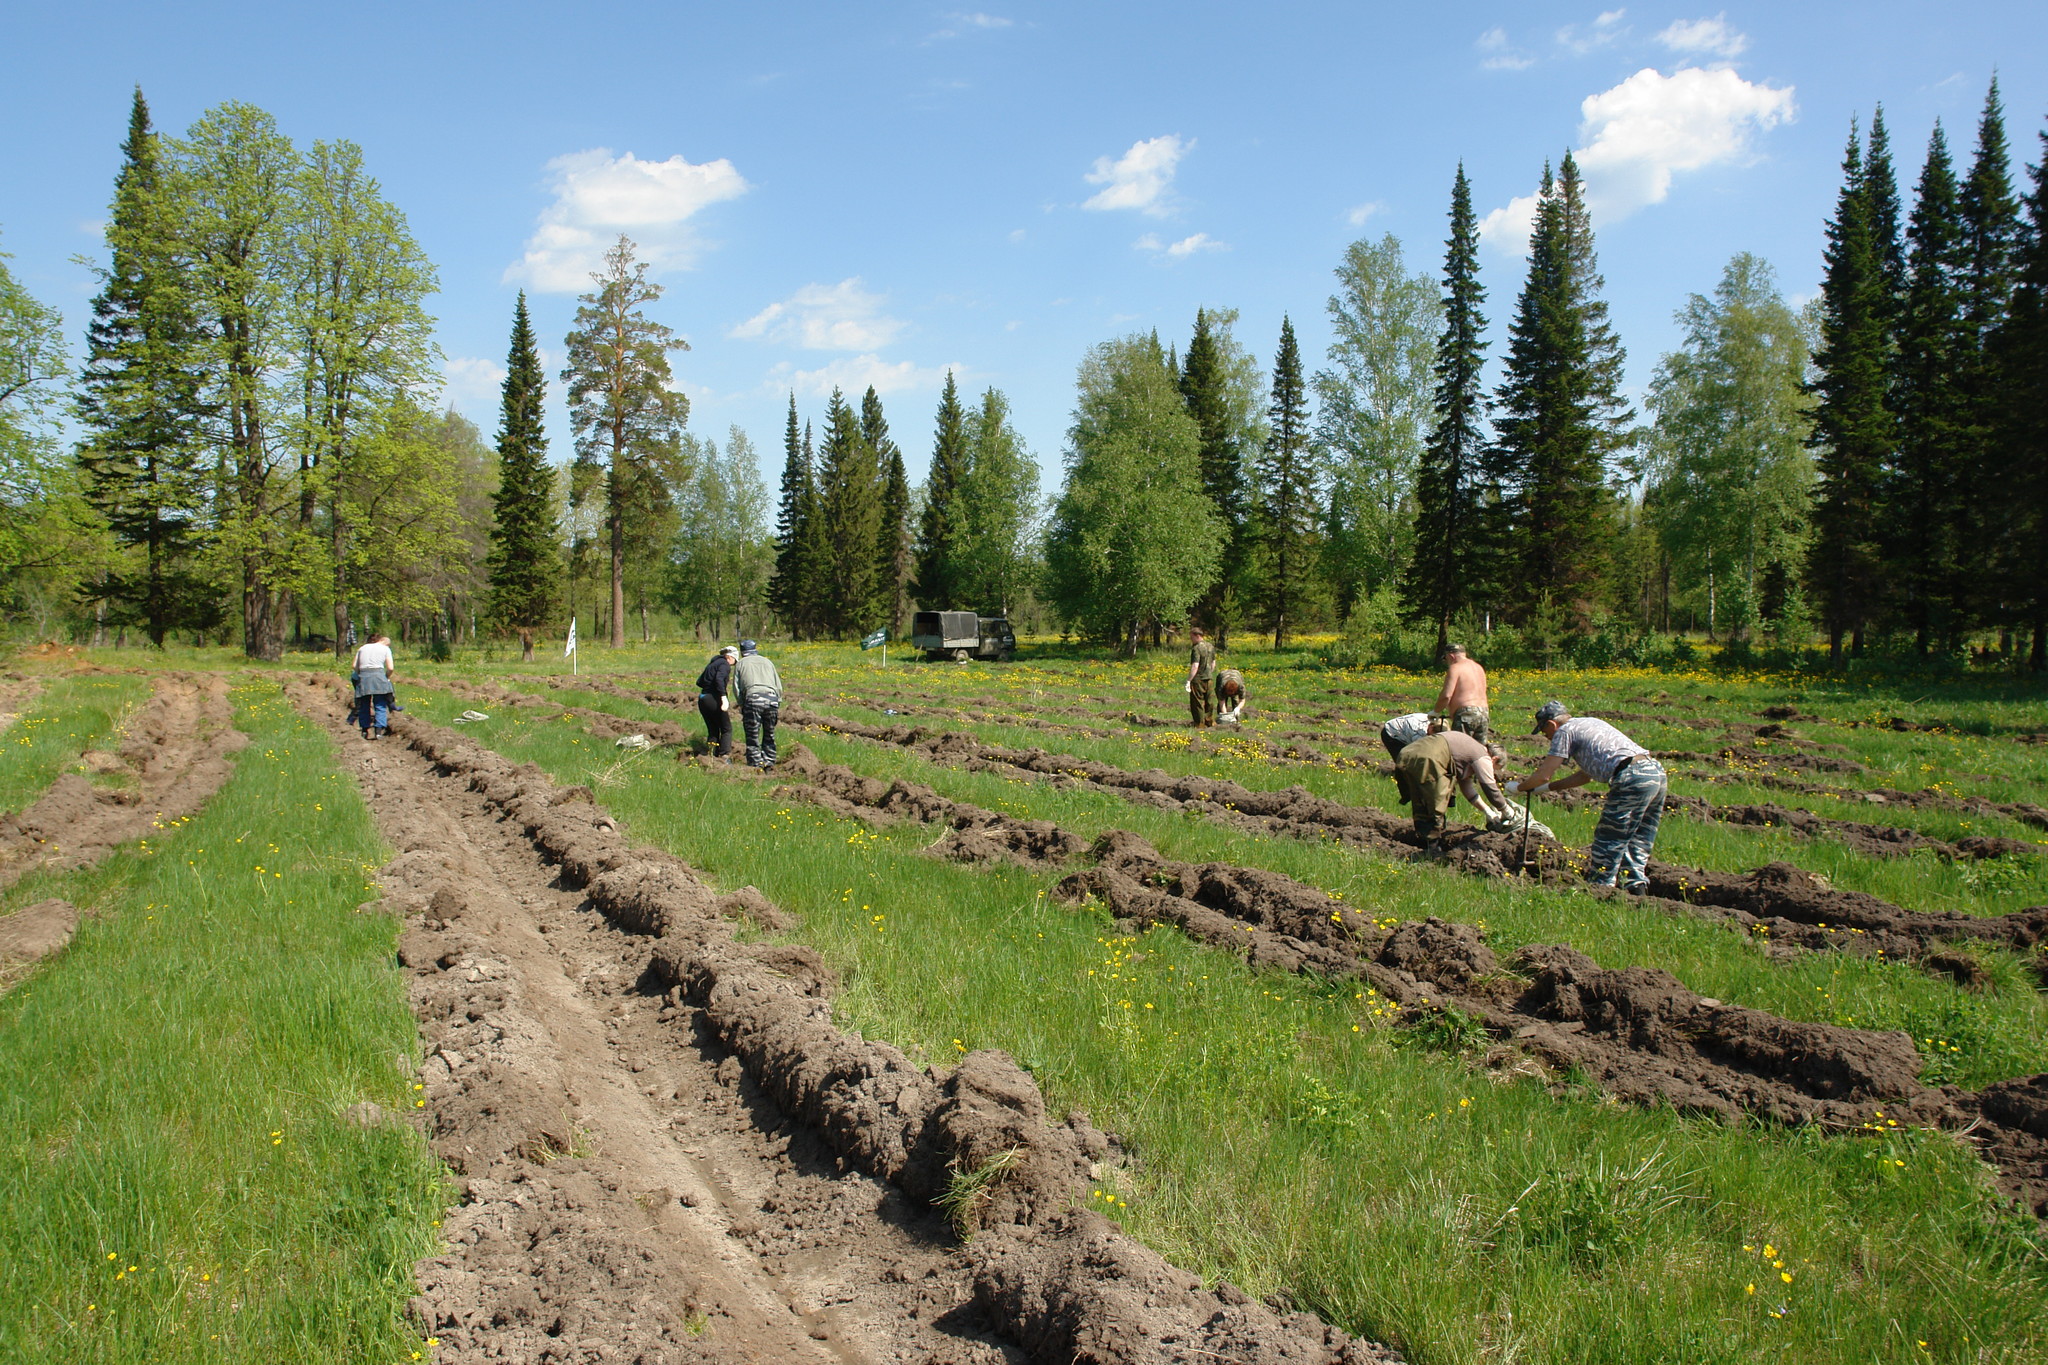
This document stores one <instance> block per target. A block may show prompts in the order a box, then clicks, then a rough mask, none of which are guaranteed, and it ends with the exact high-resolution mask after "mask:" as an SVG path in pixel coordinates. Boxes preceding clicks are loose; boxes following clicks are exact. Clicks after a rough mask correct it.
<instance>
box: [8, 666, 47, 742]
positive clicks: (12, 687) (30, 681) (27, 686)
mask: <svg viewBox="0 0 2048 1365" xmlns="http://www.w3.org/2000/svg"><path fill="white" fill-rule="evenodd" d="M42 693H43V680H42V679H41V678H31V677H28V676H26V675H24V674H21V673H9V674H7V675H6V676H5V677H0V730H6V729H8V728H9V727H11V726H12V725H13V724H14V722H16V721H18V720H20V719H21V717H22V713H23V712H24V711H27V710H28V709H29V707H31V706H33V705H35V702H36V698H37V697H39V696H41V695H42Z"/></svg>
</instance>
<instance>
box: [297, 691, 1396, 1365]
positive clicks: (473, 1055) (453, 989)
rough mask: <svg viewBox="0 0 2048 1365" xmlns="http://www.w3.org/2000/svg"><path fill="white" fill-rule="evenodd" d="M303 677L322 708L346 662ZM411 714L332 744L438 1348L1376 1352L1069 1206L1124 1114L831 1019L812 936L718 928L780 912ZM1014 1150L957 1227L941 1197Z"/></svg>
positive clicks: (497, 1353)
mask: <svg viewBox="0 0 2048 1365" xmlns="http://www.w3.org/2000/svg"><path fill="white" fill-rule="evenodd" d="M293 691H294V695H295V697H296V698H297V699H298V700H299V701H300V702H301V704H302V705H304V706H305V707H306V709H307V710H309V711H310V712H312V713H314V714H326V715H329V716H332V714H333V713H334V711H335V710H336V708H335V707H334V706H333V704H332V699H333V697H334V695H335V693H334V692H333V691H332V682H331V680H330V679H324V678H320V677H318V676H315V677H313V678H310V679H308V680H307V681H306V682H304V683H300V684H296V685H294V687H293ZM334 728H335V730H336V732H337V734H343V735H348V734H350V732H347V731H344V730H343V729H342V727H341V726H340V724H339V722H338V721H336V722H335V723H334ZM643 728H644V727H643ZM398 739H399V740H402V741H403V743H400V742H389V741H387V742H385V743H378V744H365V743H363V742H361V741H360V740H354V739H353V738H352V737H351V738H345V739H343V740H342V743H343V744H344V745H345V746H346V747H345V748H344V751H343V756H344V761H345V763H346V764H347V765H348V766H350V767H352V768H353V769H354V770H355V771H356V773H357V776H358V778H359V780H360V781H362V783H363V784H364V786H365V788H366V790H367V791H368V793H369V795H370V797H371V805H372V808H373V809H374V810H375V811H376V812H377V815H378V818H379V819H380V821H382V822H384V825H385V828H386V829H387V831H389V833H390V836H391V837H392V839H393V841H394V842H396V843H399V844H400V845H401V846H402V847H403V848H405V850H406V851H405V852H404V853H402V854H400V855H399V857H398V858H397V859H395V860H394V861H393V862H392V863H391V864H390V866H389V867H387V868H386V869H385V871H384V873H383V880H384V883H385V885H386V887H387V895H388V906H389V908H390V909H392V910H393V911H395V912H397V913H400V914H403V915H404V916H405V918H406V922H407V926H408V927H407V931H406V934H405V937H404V940H403V948H402V957H403V960H404V962H405V963H406V964H407V965H408V966H409V967H410V969H411V970H412V972H413V975H414V1003H415V1007H416V1010H417V1012H418V1013H419V1014H420V1017H421V1031H422V1038H423V1042H424V1044H425V1047H426V1050H427V1052H428V1056H429V1060H428V1064H427V1066H426V1068H425V1073H424V1079H425V1084H426V1086H427V1090H426V1096H427V1099H428V1113H429V1114H430V1115H431V1116H432V1118H431V1126H432V1133H433V1138H434V1143H435V1147H436V1150H437V1151H439V1152H440V1153H441V1154H442V1155H443V1156H444V1157H445V1158H446V1159H448V1160H449V1161H450V1163H451V1164H452V1165H454V1166H456V1168H457V1169H458V1170H459V1171H460V1172H461V1174H462V1175H463V1177H464V1182H463V1190H464V1202H463V1204H462V1206H461V1207H460V1208H458V1209H456V1210H454V1211H453V1212H452V1213H451V1214H450V1216H449V1218H448V1219H447V1226H446V1228H445V1229H444V1235H445V1236H446V1237H447V1239H448V1246H447V1248H446V1250H445V1251H444V1252H443V1254H442V1255H440V1256H438V1257H435V1258H433V1259H431V1260H429V1261H426V1262H423V1263H422V1265H421V1267H420V1272H421V1296H420V1299H419V1301H418V1303H417V1308H418V1311H419V1313H420V1315H421V1317H422V1318H423V1319H424V1320H425V1322H426V1325H427V1326H428V1329H429V1330H431V1331H433V1332H434V1334H435V1335H437V1336H439V1337H440V1338H441V1343H442V1345H441V1351H442V1358H443V1359H444V1360H451V1361H477V1362H481V1361H486V1360H506V1359H517V1360H537V1361H540V1360H545V1361H554V1360H561V1361H568V1360H579V1361H580V1360H596V1359H618V1360H643V1361H650V1362H651V1361H657V1360H659V1361H689V1360H716V1361H728V1360H730V1361H739V1360H777V1361H782V1360H820V1361H835V1360H836V1361H929V1362H949V1361H959V1362H968V1361H988V1362H994V1361H1002V1360H1010V1361H1016V1360H1026V1359H1028V1360H1050V1359H1059V1360H1062V1361H1065V1360H1069V1359H1077V1358H1078V1359H1094V1360H1098V1361H1102V1362H1105V1363H1107V1362H1124V1361H1129V1362H1133V1365H1135V1363H1136V1362H1139V1361H1146V1362H1150V1361H1165V1360H1175V1361H1180V1360H1185V1361H1189V1362H1193V1361H1197V1360H1213V1359H1218V1358H1227V1359H1243V1360H1248V1361H1258V1362H1269V1361H1270V1362H1275V1363H1276V1365H1277V1362H1281V1361H1314V1362H1332V1363H1333V1365H1334V1362H1339V1361H1347V1362H1348V1361H1364V1360H1376V1359H1387V1358H1390V1357H1389V1356H1388V1355H1387V1354H1386V1353H1384V1352H1381V1351H1379V1350H1378V1349H1377V1348H1370V1347H1367V1346H1365V1345H1363V1344H1362V1343H1358V1342H1355V1341H1352V1340H1350V1339H1349V1338H1346V1337H1345V1336H1344V1335H1343V1334H1342V1333H1338V1332H1335V1331H1334V1330H1333V1329H1330V1328H1328V1327H1326V1326H1325V1325H1324V1324H1322V1323H1320V1322H1319V1321H1316V1320H1315V1319H1313V1318H1307V1317H1305V1316H1304V1315H1295V1316H1293V1317H1286V1318H1283V1317H1281V1316H1280V1315H1278V1314H1276V1313H1274V1312H1272V1311H1271V1310H1269V1309H1267V1308H1265V1307H1263V1306H1261V1305H1258V1304H1246V1303H1243V1302H1241V1301H1242V1299H1243V1296H1242V1295H1239V1294H1236V1293H1235V1291H1233V1290H1230V1289H1229V1287H1228V1286H1227V1285H1226V1286H1219V1287H1218V1288H1217V1289H1215V1290H1202V1289H1201V1288H1200V1287H1199V1286H1195V1285H1193V1283H1192V1281H1191V1280H1190V1279H1189V1277H1187V1276H1185V1275H1184V1274H1182V1273H1181V1272H1178V1271H1174V1270H1172V1268H1171V1267H1168V1266H1166V1265H1165V1264H1164V1263H1163V1262H1161V1261H1159V1260H1158V1258H1157V1257H1154V1256H1152V1255H1151V1253H1149V1252H1146V1251H1145V1250H1144V1249H1143V1248H1141V1247H1138V1246H1137V1245H1136V1244H1135V1243H1132V1242H1130V1241H1129V1239H1127V1238H1125V1237H1123V1236H1122V1234H1121V1233H1118V1232H1116V1231H1115V1230H1114V1229H1113V1228H1110V1227H1109V1226H1108V1225H1107V1224H1104V1223H1102V1222H1100V1220H1090V1219H1086V1218H1079V1219H1076V1218H1071V1217H1066V1216H1063V1215H1065V1213H1066V1211H1067V1210H1068V1208H1069V1206H1070V1205H1071V1204H1073V1203H1074V1201H1075V1199H1076V1197H1077V1195H1078V1194H1079V1191H1080V1190H1081V1189H1082V1188H1083V1186H1084V1183H1085V1181H1086V1180H1087V1179H1089V1178H1090V1176H1091V1175H1092V1174H1093V1173H1095V1172H1096V1171H1097V1170H1099V1164H1100V1163H1101V1162H1104V1161H1107V1160H1111V1159H1113V1158H1114V1155H1115V1152H1114V1148H1113V1146H1112V1144H1111V1143H1110V1141H1109V1140H1108V1139H1107V1138H1106V1137H1105V1136H1104V1135H1103V1134H1101V1133H1099V1132H1097V1131H1096V1130H1095V1129H1094V1128H1093V1127H1092V1126H1090V1125H1089V1124H1088V1122H1087V1120H1086V1119H1085V1118H1084V1117H1081V1116H1078V1115H1074V1116H1069V1118H1068V1119H1067V1120H1065V1121H1056V1120H1054V1119H1053V1118H1052V1117H1051V1116H1049V1115H1048V1114H1047V1113H1046V1112H1045V1107H1044V1103H1043V1100H1042V1099H1041V1098H1040V1096H1039V1093H1038V1090H1037V1087H1036V1085H1035V1084H1034V1083H1033V1082H1032V1080H1031V1078H1030V1077H1029V1075H1028V1074H1027V1073H1025V1072H1024V1071H1022V1070H1021V1069H1020V1068H1018V1067H1017V1066H1016V1064H1015V1063H1014V1062H1012V1061H1011V1060H1010V1059H1009V1058H1008V1057H1007V1056H1005V1055H1004V1054H1002V1053H1000V1052H979V1053H972V1054H969V1055H968V1056H967V1057H966V1058H963V1059H962V1060H961V1062H960V1064H959V1065H958V1066H957V1067H955V1068H953V1069H951V1070H944V1069H934V1068H925V1067H919V1066H917V1065H916V1064H914V1063H912V1062H911V1061H910V1060H909V1059H908V1058H906V1057H905V1056H904V1055H903V1054H902V1053H900V1052H898V1051H897V1050H896V1049H894V1048H891V1047H888V1046H887V1045H886V1044H881V1043H874V1042H870V1041H867V1040H864V1039H862V1038H860V1037H859V1036H858V1035H854V1034H849V1033H846V1032H844V1031H842V1030H840V1029H839V1028H838V1027H837V1026H836V1025H834V1024H833V1023H832V1019H831V1006H830V996H831V994H832V992H833V990H834V988H835V986H836V984H837V982H836V978H835V976H834V974H833V973H832V972H831V970H830V969H829V967H827V966H826V964H824V963H823V962H822V961H821V960H820V959H818V958H817V956H816V955H815V954H813V953H811V952H810V951H809V950H808V949H805V948H802V947H800V946H796V945H768V944H758V943H744V942H741V941H740V940H739V939H738V938H737V937H736V936H735V928H734V921H735V920H738V921H741V922H744V923H752V924H757V925H758V924H770V925H782V924H786V923H787V919H786V917H785V916H783V915H782V913H781V912H780V911H778V910H776V909H775V907H773V906H771V905H769V904H768V903H767V902H766V900H765V898H763V897H761V895H760V893H759V892H757V891H753V890H752V889H751V888H747V889H743V890H742V891H739V892H735V893H732V894H730V895H726V896H721V895H719V894H718V893H717V892H715V891H714V890H713V889H712V888H710V887H707V886H705V885H704V884H703V883H702V882H701V881H699V880H698V879H697V877H696V876H695V874H694V873H693V872H691V870H690V869H689V868H688V867H687V866H686V865H685V864H684V863H682V862H681V861H680V860H679V859H677V858H675V857H673V856H672V855H669V854H666V853H662V852H659V851H655V850H649V849H644V848H634V847H632V846H631V845H630V844H629V842H628V841H627V840H626V838H625V837H624V836H623V835H622V834H621V833H620V832H619V830H618V829H617V826H616V822H614V821H613V820H612V819H611V817H610V816H608V815H607V814H606V813H605V812H604V811H603V810H602V809H600V808H599V807H597V806H596V805H595V804H594V803H593V802H592V800H591V794H590V792H589V791H588V790H587V789H584V788H574V787H572V788H561V787H557V786H556V785H555V784H554V783H552V782H551V781H550V780H549V779H548V778H547V777H546V776H545V775H544V774H542V773H541V772H540V771H539V770H538V769H537V768H535V767H533V766H532V765H525V766H515V765H513V764H512V763H511V762H510V761H509V760H507V759H505V758H503V757H502V756H500V755H498V754H495V753H492V752H490V751H489V750H486V749H483V748H481V747H479V746H477V745H475V744H472V743H470V742H468V741H467V740H465V739H464V738H462V737H461V736H460V735H458V734H456V733H454V732H452V731H448V730H443V729H440V728H439V727H435V726H431V725H427V724H425V723H423V722H419V721H414V720H410V719H401V721H400V724H399V728H398ZM1011 1153H1014V1154H1015V1155H1014V1156H1012V1155H1010V1154H1011ZM999 1157H1000V1158H1001V1159H1002V1160H1003V1161H1004V1162H1006V1163H1014V1164H1012V1165H1010V1167H1009V1169H1008V1170H1006V1171H1005V1172H1004V1173H1003V1174H1002V1175H1001V1176H1000V1177H999V1178H998V1179H996V1180H995V1181H993V1182H992V1183H991V1185H990V1186H989V1189H988V1191H987V1193H986V1195H985V1197H983V1198H982V1199H981V1200H980V1201H979V1202H977V1203H974V1204H971V1205H969V1206H967V1207H965V1208H964V1209H963V1210H962V1212H961V1217H962V1219H963V1220H964V1223H965V1225H966V1226H968V1227H970V1228H973V1229H976V1235H975V1236H974V1237H973V1239H972V1240H971V1241H970V1242H968V1243H967V1244H966V1245H965V1246H964V1247H963V1246H961V1245H960V1244H959V1243H958V1241H957V1240H956V1238H955V1236H954V1235H953V1232H952V1229H951V1227H950V1226H949V1224H948V1223H947V1222H946V1221H945V1220H943V1219H941V1218H939V1217H938V1216H937V1215H936V1214H935V1213H934V1212H933V1211H932V1209H931V1207H930V1203H931V1200H932V1199H933V1197H934V1196H935V1195H936V1194H938V1193H939V1192H940V1191H942V1190H944V1189H945V1188H946V1186H947V1184H948V1182H949V1178H950V1176H951V1174H952V1171H953V1170H954V1169H955V1168H956V1167H957V1168H959V1169H964V1170H974V1169H977V1168H979V1167H981V1166H983V1165H985V1164H987V1163H988V1162H990V1161H991V1160H992V1159H995V1158H999ZM1105 1257H1106V1258H1107V1259H1108V1260H1109V1261H1110V1262H1112V1263H1114V1264H1115V1265H1117V1266H1119V1267H1123V1268H1124V1271H1123V1273H1122V1275H1121V1277H1120V1278H1111V1277H1106V1276H1102V1275H1100V1274H1097V1273H1095V1269H1094V1268H1095V1267H1096V1266H1098V1265H1099V1264H1100V1263H1102V1262H1103V1260H1104V1259H1105ZM1018 1285H1029V1286H1030V1287H1031V1289H1030V1294H1029V1296H1028V1301H1027V1300H1026V1299H1020V1298H1019V1297H1018V1295H1017V1293H1016V1292H1014V1287H1015V1286H1018ZM1168 1290H1171V1291H1172V1292H1167V1291H1168ZM1066 1342H1072V1343H1075V1344H1076V1346H1078V1344H1079V1343H1081V1342H1088V1343H1091V1345H1090V1350H1091V1351H1093V1354H1092V1355H1081V1356H1076V1355H1075V1354H1074V1349H1070V1348H1066V1347H1063V1346H1062V1343H1066ZM1165 1343H1172V1344H1171V1345H1166V1344H1165Z"/></svg>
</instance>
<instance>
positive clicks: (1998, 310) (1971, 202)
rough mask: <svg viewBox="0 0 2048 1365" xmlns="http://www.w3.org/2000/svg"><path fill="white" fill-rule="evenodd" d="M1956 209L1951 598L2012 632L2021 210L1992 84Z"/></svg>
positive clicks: (1985, 620) (1995, 83)
mask: <svg viewBox="0 0 2048 1365" xmlns="http://www.w3.org/2000/svg"><path fill="white" fill-rule="evenodd" d="M1961 207H1962V218H1963V257H1964V262H1963V332H1962V336H1961V346H1962V355H1961V357H1960V358H1959V360H1958V364H1957V370H1958V373H1957V376H1956V387H1957V390H1958V394H1959V397H1960V403H1961V410H1960V411H1959V413H1958V418H1957V421H1958V439H1959V440H1960V442H1961V444H1962V449H1961V450H1960V451H1959V453H1958V463H1959V465H1960V467H1961V468H1962V470H1963V473H1962V484H1963V489H1964V494H1963V504H1964V507H1963V511H1964V516H1965V526H1964V531H1963V535H1962V540H1961V544H1962V550H1963V553H1962V555H1961V556H1960V558H1959V561H1958V564H1957V571H1958V575H1959V579H1960V582H1959V584H1958V593H1957V596H1958V598H1959V599H1960V600H1961V601H1962V602H1963V603H1964V604H1965V606H1966V609H1967V611H1968V613H1969V615H1970V617H1971V619H1972V620H1973V621H1976V622H1978V623H1989V624H1996V625H1999V626H2001V627H2005V628H2008V629H2009V628H2010V627H2011V626H2012V625H2013V624H2014V618H2013V612H2012V605H2013V598H2012V594H2011V593H2010V591H2009V588H2010V584H2009V579H2008V575H2007V574H2006V572H2005V568H2006V566H2005V563H2004V560H2005V557H2006V550H2005V547H2006V545H2007V544H2008V543H2009V542H2010V533H2011V516H2012V513H2011V499H2010V498H2009V496H2008V495H2007V493H2006V491H2005V487H2004V485H2005V482H2006V479H2005V477H2004V474H2005V468H2006V461H2007V454H2006V451H2005V449H2004V448H2003V444H2002V442H2001V441H2000V440H1999V437H1998V426H1999V410H2000V406H2001V402H2002V399H2001V396H2000V392H1999V389H2000V382H2001V374H2000V358H1999V354H1998V348H1997V338H1998V335H1999V332H2000V329H2001V328H2003V327H2004V325H2005V320H2006V316H2007V314H2008V312H2009V311H2010V309H2011V307H2012V296H2013V288H2014V283H2015V281H2014V273H2015V270H2016V268H2017V259H2016V253H2017V251H2018V247H2019V240H2020V211H2019V202H2018V199H2017V197H2016V196H2015V195H2014V193H2013V185H2012V170H2011V152H2010V150H2009V149H2008V147H2007V145H2006V137H2005V111H2004V109H2003V107H2002V106H2001V104H2000V101H1999V97H1998V81H1997V79H1996V78H1995V77H1994V78H1993V79H1992V82H1991V85H1990V88H1989V89H1987V90H1986V91H1985V92H1984V110H1983V113H1982V114H1981V115H1980V116H1979V118H1978V120H1977V147H1976V153H1975V156H1974V157H1973V158H1972V160H1971V163H1970V171H1969V174H1968V176H1967V177H1965V179H1964V180H1963V184H1962V191H1961Z"/></svg>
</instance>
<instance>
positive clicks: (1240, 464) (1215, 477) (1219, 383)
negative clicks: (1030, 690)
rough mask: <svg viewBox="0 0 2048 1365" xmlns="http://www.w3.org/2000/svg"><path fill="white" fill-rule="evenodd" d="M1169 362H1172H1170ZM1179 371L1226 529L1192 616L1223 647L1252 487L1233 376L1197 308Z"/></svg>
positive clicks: (1205, 485)
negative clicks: (1236, 418)
mask: <svg viewBox="0 0 2048 1365" xmlns="http://www.w3.org/2000/svg"><path fill="white" fill-rule="evenodd" d="M1167 363H1168V365H1169V367H1171V366H1172V364H1173V362H1172V360H1171V359H1170V358H1169V360H1168V362H1167ZM1179 369H1180V392H1181V397H1182V398H1183V399H1185V400H1186V402H1187V405H1188V416H1190V417H1192V418H1194V419H1195V429H1196V430H1197V431H1198V432H1200V433H1201V438H1202V451H1201V458H1202V489H1203V491H1204V492H1206V493H1207V494H1208V495H1209V501H1210V502H1212V503H1214V504H1215V506H1216V516H1217V518H1218V520H1219V521H1220V523H1221V525H1222V528H1223V554H1222V556H1221V557H1220V559H1219V560H1218V563H1217V574H1216V581H1215V583H1213V584H1212V585H1210V587H1209V588H1208V590H1207V591H1205V592H1204V593H1203V594H1202V595H1201V597H1199V598H1198V599H1196V601H1195V604H1194V606H1193V607H1192V608H1190V612H1191V615H1192V616H1193V618H1194V620H1195V621H1196V622H1198V623H1200V624H1202V625H1205V626H1207V627H1208V628H1209V630H1210V631H1211V632H1212V633H1213V634H1214V635H1215V637H1216V647H1217V648H1218V649H1224V648H1227V647H1228V645H1229V643H1230V608H1231V605H1232V598H1233V596H1234V593H1235V589H1236V586H1237V583H1238V581H1239V580H1240V579H1241V578H1242V577H1243V574H1244V567H1245V560H1246V558H1247V557H1248V556H1249V554H1250V552H1251V549H1252V528H1251V489H1250V486H1249V480H1248V479H1247V478H1246V476H1245V452H1244V450H1243V448H1242V443H1241V442H1240V440H1239V438H1238V433H1237V431H1236V430H1235V429H1234V424H1233V423H1232V421H1231V411H1230V394H1229V382H1230V375H1229V372H1228V369H1227V367H1226V365H1225V363H1224V356H1223V349H1222V347H1221V346H1220V345H1219V344H1218V342H1217V337H1216V332H1215V329H1214V327H1213V326H1212V324H1211V319H1210V315H1209V312H1208V310H1207V309H1196V310H1195V334H1194V336H1193V337H1192V338H1191V339H1190V340H1189V341H1188V353H1187V356H1186V358H1185V359H1184V360H1182V361H1181V363H1180V367H1179Z"/></svg>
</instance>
